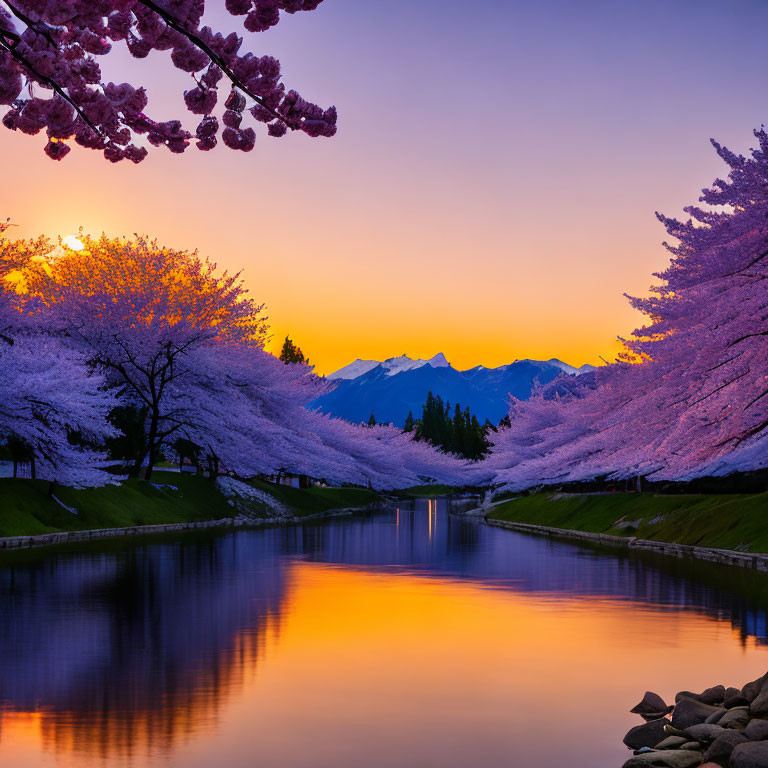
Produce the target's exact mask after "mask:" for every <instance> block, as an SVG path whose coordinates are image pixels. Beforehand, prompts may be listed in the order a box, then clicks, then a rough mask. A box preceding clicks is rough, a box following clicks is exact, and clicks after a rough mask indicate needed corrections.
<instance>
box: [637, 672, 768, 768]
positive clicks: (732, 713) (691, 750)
mask: <svg viewBox="0 0 768 768" xmlns="http://www.w3.org/2000/svg"><path fill="white" fill-rule="evenodd" d="M631 711H632V712H633V713H634V714H637V715H640V717H642V718H643V720H645V722H644V723H642V724H640V725H637V726H635V727H634V728H632V729H631V730H630V731H629V732H628V733H627V735H626V736H625V737H624V744H626V745H627V747H629V748H630V749H632V750H634V755H633V757H631V758H630V759H629V760H628V761H627V762H626V763H624V768H647V767H648V766H656V767H657V768H697V767H699V766H700V768H768V673H766V674H765V675H763V677H760V678H758V679H757V680H754V681H752V682H751V683H747V684H746V685H745V686H744V687H742V688H726V687H725V686H723V685H716V686H714V687H712V688H707V690H706V691H703V692H702V693H692V692H691V691H681V692H680V693H678V694H677V696H676V697H675V703H674V704H673V705H669V706H668V705H667V704H666V702H665V701H664V700H663V699H662V698H661V696H659V695H658V694H656V693H653V692H651V691H648V692H647V693H646V694H645V696H644V697H643V700H642V701H641V702H640V703H639V704H638V705H637V706H636V707H634V708H633V709H632V710H631Z"/></svg>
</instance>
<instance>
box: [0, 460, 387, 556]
mask: <svg viewBox="0 0 768 768" xmlns="http://www.w3.org/2000/svg"><path fill="white" fill-rule="evenodd" d="M240 487H241V488H244V490H246V491H247V490H248V489H252V490H253V495H249V496H246V495H240V496H238V497H237V498H236V499H234V500H233V498H232V495H231V494H227V493H225V492H224V491H225V490H227V489H226V487H223V486H222V484H221V483H214V482H211V481H210V480H208V479H206V478H203V477H199V476H196V475H185V474H180V473H175V472H163V471H158V472H155V473H154V475H153V479H152V482H151V483H149V482H146V481H139V480H133V479H131V480H126V481H125V482H123V483H122V484H120V485H115V486H105V487H103V488H86V489H82V490H77V489H74V488H66V487H62V486H57V487H56V488H55V490H54V497H51V496H49V495H48V489H49V484H48V483H47V482H46V481H42V480H40V481H37V480H18V479H17V480H14V479H11V478H0V538H5V539H8V538H18V537H34V536H43V537H49V536H51V535H52V534H63V533H69V534H72V536H73V538H72V540H80V541H81V540H87V539H88V538H90V537H91V536H80V537H79V538H78V537H75V534H78V533H80V534H82V533H83V532H87V531H91V532H94V531H99V532H101V531H105V533H104V534H103V535H110V533H109V532H110V531H111V530H114V531H117V530H121V531H123V533H114V535H126V534H125V532H127V531H131V532H134V533H151V532H153V530H161V531H163V532H165V531H170V530H186V529H191V528H196V527H210V526H211V525H224V524H227V523H230V524H231V522H232V520H233V519H240V520H241V521H243V522H244V523H247V522H249V521H250V522H252V523H253V522H258V521H260V520H261V521H264V520H280V519H291V518H305V517H310V516H316V515H319V514H325V513H333V512H337V511H339V510H344V509H349V508H363V507H366V506H369V505H371V504H373V503H375V502H377V501H379V500H380V496H379V495H378V494H376V493H375V492H373V491H369V490H366V489H362V488H306V489H298V488H291V487H289V486H281V485H274V484H272V483H267V482H263V481H259V480H252V481H250V482H249V483H247V484H240ZM138 529H141V530H138ZM58 538H59V539H61V536H59V537H58ZM56 543H61V542H60V541H57V542H56Z"/></svg>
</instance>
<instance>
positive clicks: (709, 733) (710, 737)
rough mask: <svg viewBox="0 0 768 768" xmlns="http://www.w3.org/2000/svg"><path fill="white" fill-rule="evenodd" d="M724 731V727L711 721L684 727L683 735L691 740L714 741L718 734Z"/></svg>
mask: <svg viewBox="0 0 768 768" xmlns="http://www.w3.org/2000/svg"><path fill="white" fill-rule="evenodd" d="M724 733H726V730H725V728H723V727H722V726H720V725H713V724H711V723H709V724H707V723H701V724H700V725H692V726H690V727H689V728H686V729H685V735H686V736H688V738H689V739H692V740H693V741H705V742H710V741H714V740H715V739H716V738H717V737H718V736H721V735H722V734H724Z"/></svg>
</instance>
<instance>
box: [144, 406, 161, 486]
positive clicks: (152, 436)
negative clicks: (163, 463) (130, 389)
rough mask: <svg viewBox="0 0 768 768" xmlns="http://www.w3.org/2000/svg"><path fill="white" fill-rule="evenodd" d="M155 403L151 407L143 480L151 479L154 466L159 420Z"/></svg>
mask: <svg viewBox="0 0 768 768" xmlns="http://www.w3.org/2000/svg"><path fill="white" fill-rule="evenodd" d="M157 410H158V409H157V405H154V406H153V408H152V419H151V421H150V422H149V438H148V441H147V442H148V443H149V460H148V461H147V471H146V473H145V474H144V479H145V480H151V479H152V470H153V469H154V468H155V461H156V460H157V445H155V443H156V441H157V425H158V421H159V414H158V412H157Z"/></svg>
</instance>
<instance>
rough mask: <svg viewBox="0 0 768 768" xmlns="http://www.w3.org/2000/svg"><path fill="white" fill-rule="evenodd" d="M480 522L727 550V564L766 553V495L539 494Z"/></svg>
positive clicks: (638, 543) (625, 542)
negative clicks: (729, 560) (729, 559)
mask: <svg viewBox="0 0 768 768" xmlns="http://www.w3.org/2000/svg"><path fill="white" fill-rule="evenodd" d="M486 519H487V521H488V522H489V523H496V524H500V525H508V526H509V527H515V528H517V529H518V530H524V529H525V530H530V531H532V532H537V531H536V529H540V530H539V531H538V532H542V533H544V532H547V531H549V533H550V534H551V535H558V533H559V535H563V536H566V537H571V538H581V539H586V540H591V541H595V542H597V543H604V544H612V545H619V546H632V547H634V548H641V549H653V550H655V551H660V552H664V553H665V554H677V555H679V554H684V553H686V551H687V553H688V554H692V555H693V556H697V557H701V556H703V555H704V552H699V553H695V552H694V551H693V550H694V549H701V550H704V549H706V550H711V551H717V552H724V551H729V552H732V553H733V555H734V557H732V558H731V559H732V560H733V561H734V562H733V563H731V564H742V562H741V561H742V560H744V559H745V557H744V556H742V555H741V553H750V554H765V553H768V526H767V525H766V521H768V493H759V494H711V495H704V494H702V495H662V494H652V493H605V494H566V493H554V494H551V493H550V494H543V493H542V494H532V495H530V496H523V497H520V498H516V499H510V500H508V501H504V502H502V503H500V504H497V505H495V506H493V507H491V508H490V509H489V511H488V513H487V516H486ZM736 555H740V556H739V557H736ZM705 559H706V558H705ZM710 559H718V560H720V559H721V558H720V557H719V556H718V557H717V558H715V557H713V558H710ZM747 559H748V560H750V561H751V560H754V558H747ZM736 561H738V562H736Z"/></svg>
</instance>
